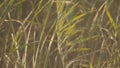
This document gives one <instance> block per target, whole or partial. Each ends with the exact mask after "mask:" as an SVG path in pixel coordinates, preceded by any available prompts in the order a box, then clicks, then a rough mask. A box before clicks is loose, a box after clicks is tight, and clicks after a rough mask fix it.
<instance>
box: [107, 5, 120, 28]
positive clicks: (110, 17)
mask: <svg viewBox="0 0 120 68" xmlns="http://www.w3.org/2000/svg"><path fill="white" fill-rule="evenodd" d="M105 10H106V13H107V16H108V18H109V20H110V23H111V25H112V26H113V28H114V29H115V30H117V28H118V26H117V24H116V23H115V21H114V20H113V18H112V16H111V14H110V12H109V10H108V6H107V5H105Z"/></svg>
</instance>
